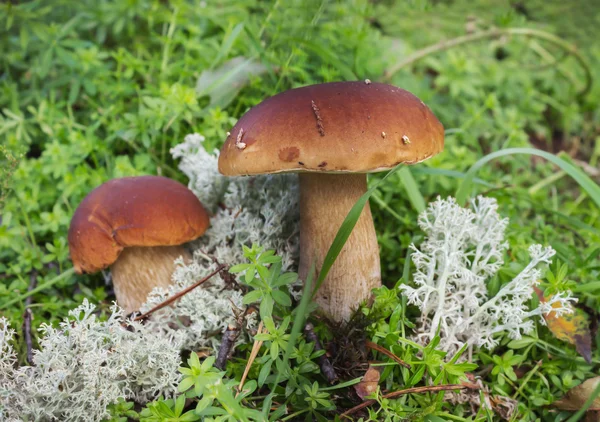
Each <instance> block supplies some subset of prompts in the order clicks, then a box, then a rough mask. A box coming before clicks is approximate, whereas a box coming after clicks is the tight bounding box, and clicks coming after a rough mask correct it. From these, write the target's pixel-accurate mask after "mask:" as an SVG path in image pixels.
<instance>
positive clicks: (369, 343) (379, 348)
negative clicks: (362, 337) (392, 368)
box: [365, 340, 410, 369]
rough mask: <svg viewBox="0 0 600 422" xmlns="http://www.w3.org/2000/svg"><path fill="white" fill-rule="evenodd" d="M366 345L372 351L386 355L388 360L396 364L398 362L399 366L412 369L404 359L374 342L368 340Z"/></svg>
mask: <svg viewBox="0 0 600 422" xmlns="http://www.w3.org/2000/svg"><path fill="white" fill-rule="evenodd" d="M365 345H366V346H367V347H368V348H369V349H371V350H375V351H377V352H379V353H383V354H384V355H386V356H387V357H388V358H390V359H392V360H393V361H394V362H396V363H397V364H398V365H402V366H404V367H405V368H408V369H410V364H408V363H406V362H404V361H403V360H402V359H400V358H399V357H398V356H396V355H395V354H393V353H392V352H390V351H389V350H388V349H386V348H384V347H382V346H380V345H379V344H376V343H373V342H372V341H369V340H367V341H366V342H365Z"/></svg>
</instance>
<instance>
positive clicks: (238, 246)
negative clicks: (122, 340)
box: [141, 134, 300, 350]
mask: <svg viewBox="0 0 600 422" xmlns="http://www.w3.org/2000/svg"><path fill="white" fill-rule="evenodd" d="M204 140H205V139H204V137H203V136H201V135H198V134H192V135H188V136H186V137H185V140H184V142H183V143H182V144H180V145H178V146H176V147H175V148H173V149H172V150H171V153H172V154H173V157H174V158H176V159H180V160H181V161H180V164H179V168H180V170H181V171H182V172H183V173H185V175H186V176H187V177H188V178H189V180H190V182H189V188H190V189H191V190H192V191H193V192H194V193H195V194H196V195H197V196H198V198H199V199H200V201H201V202H202V203H203V204H204V206H205V207H206V208H208V209H209V210H211V211H212V212H213V215H212V216H211V219H210V227H209V229H208V230H207V231H206V233H205V234H204V236H202V237H201V238H200V239H198V240H197V241H196V242H194V244H193V245H192V246H193V248H194V250H195V252H194V260H193V262H192V263H189V264H185V263H184V262H183V261H178V262H177V268H176V271H175V273H174V274H173V285H172V286H170V287H169V288H168V289H164V288H157V289H155V290H154V291H152V292H151V293H150V295H149V297H148V300H147V302H146V303H145V304H144V305H143V306H142V309H141V310H142V312H144V311H147V310H148V309H150V308H152V307H154V306H155V305H157V304H159V303H161V302H163V301H164V300H165V299H166V298H168V297H170V296H172V295H174V294H175V293H177V292H179V291H181V290H183V289H184V288H186V287H188V286H190V285H191V284H193V283H195V282H196V281H198V280H200V279H202V278H204V277H205V276H206V275H208V274H209V273H210V272H212V271H213V270H214V269H215V268H216V267H217V263H216V262H218V263H220V264H225V265H228V266H231V265H236V264H241V263H244V262H246V259H245V258H244V255H243V249H242V245H247V246H251V245H252V244H253V243H256V244H259V245H261V246H262V247H264V248H265V249H274V250H275V251H276V253H277V254H278V255H279V256H281V258H282V269H283V270H284V271H294V270H295V269H296V267H297V260H298V221H299V217H298V216H299V214H298V213H299V211H298V180H297V177H296V176H295V175H275V176H270V175H265V176H256V177H230V178H225V177H224V176H222V175H221V174H220V173H219V171H218V166H217V163H218V151H214V153H209V152H207V151H206V150H205V149H204V147H203V143H204ZM294 287H295V288H292V290H291V292H292V294H295V295H297V294H298V292H299V291H300V289H299V288H298V287H299V285H296V286H294ZM243 308H244V306H243V305H242V294H241V291H240V290H239V286H236V285H235V283H233V285H232V283H231V282H230V281H229V282H228V281H227V280H224V279H223V278H222V277H221V274H217V275H215V276H214V277H212V278H211V279H210V281H208V282H206V283H205V284H203V285H202V286H201V287H199V288H197V289H195V290H193V291H191V292H190V293H188V294H186V295H185V296H183V297H182V298H181V299H179V300H178V301H177V302H175V304H174V305H173V306H171V307H168V308H164V309H162V310H161V311H160V312H157V313H155V314H154V315H153V317H152V320H151V321H149V322H148V324H149V325H151V326H153V327H154V328H155V329H156V330H160V331H163V332H172V331H178V332H180V333H183V334H184V335H185V340H184V347H185V348H188V349H194V350H197V349H198V348H201V347H209V348H216V347H217V346H218V343H219V341H220V334H221V333H223V332H224V331H225V330H226V329H227V326H228V325H229V324H232V323H234V321H235V319H236V313H237V311H239V310H241V309H243ZM247 324H250V326H252V328H255V325H256V324H255V321H254V319H253V318H252V317H250V319H249V321H248V320H247ZM243 340H244V338H243V337H240V340H239V341H243Z"/></svg>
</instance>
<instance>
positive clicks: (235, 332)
mask: <svg viewBox="0 0 600 422" xmlns="http://www.w3.org/2000/svg"><path fill="white" fill-rule="evenodd" d="M239 335H240V330H239V328H238V327H237V326H235V325H233V324H229V325H228V326H227V330H225V334H223V338H222V339H221V345H220V346H219V352H218V353H217V360H216V361H215V368H218V369H221V370H223V369H225V364H226V363H227V358H228V357H229V353H231V349H232V347H233V344H234V343H235V341H236V340H237V338H238V336H239Z"/></svg>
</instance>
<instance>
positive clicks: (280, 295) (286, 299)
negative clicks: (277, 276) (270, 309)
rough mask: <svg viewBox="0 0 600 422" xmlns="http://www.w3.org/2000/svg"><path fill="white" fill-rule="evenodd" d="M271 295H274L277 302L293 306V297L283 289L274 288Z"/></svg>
mask: <svg viewBox="0 0 600 422" xmlns="http://www.w3.org/2000/svg"><path fill="white" fill-rule="evenodd" d="M271 295H273V299H275V302H277V303H278V304H280V305H281V306H285V307H289V306H292V299H290V295H289V294H287V293H285V292H282V291H281V290H273V291H272V292H271Z"/></svg>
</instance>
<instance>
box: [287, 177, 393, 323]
mask: <svg viewBox="0 0 600 422" xmlns="http://www.w3.org/2000/svg"><path fill="white" fill-rule="evenodd" d="M366 190H367V179H366V175H364V174H347V175H345V174H344V175H339V174H319V173H303V174H300V269H299V273H300V277H301V278H302V279H303V280H305V279H306V276H307V274H308V272H309V270H310V267H311V265H312V264H314V265H315V268H316V270H317V273H318V272H319V271H320V269H321V267H322V265H323V260H324V258H325V255H326V254H327V251H328V250H329V247H330V246H331V243H332V242H333V239H334V238H335V235H336V234H337V231H338V229H339V228H340V226H341V224H342V222H343V221H344V219H345V218H346V216H347V215H348V212H349V211H350V209H351V208H352V206H353V205H354V204H355V203H356V201H357V200H358V199H359V198H360V197H361V195H362V194H364V193H365V192H366ZM380 286H381V269H380V262H379V246H378V244H377V236H376V234H375V227H374V225H373V218H372V217H371V209H370V208H369V204H368V203H367V205H366V206H365V208H364V209H363V211H362V214H361V216H360V218H359V219H358V222H357V223H356V226H355V227H354V230H353V231H352V233H351V234H350V237H349V238H348V241H347V242H346V244H345V246H344V247H343V249H342V251H341V252H340V254H339V256H338V258H337V260H336V262H335V263H334V264H333V266H332V267H331V270H330V271H329V274H328V275H327V277H326V278H325V280H324V281H323V284H322V285H321V287H320V289H319V291H318V292H317V296H316V301H317V303H318V304H319V305H320V306H321V308H322V309H323V310H324V311H325V312H326V313H328V314H329V315H330V316H331V317H332V318H333V319H334V320H336V321H348V320H349V319H350V316H351V315H352V312H353V311H354V310H356V308H357V307H358V306H359V305H360V303H361V302H362V301H364V300H366V299H369V298H370V295H371V289H373V288H375V287H380Z"/></svg>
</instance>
